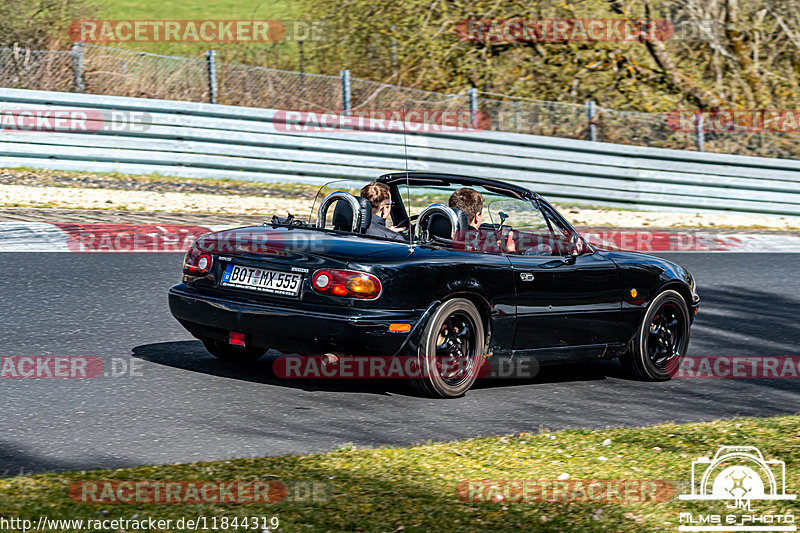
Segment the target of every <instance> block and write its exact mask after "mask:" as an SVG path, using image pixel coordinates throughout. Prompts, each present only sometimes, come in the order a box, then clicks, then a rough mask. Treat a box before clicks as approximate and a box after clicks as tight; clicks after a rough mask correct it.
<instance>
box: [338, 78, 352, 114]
mask: <svg viewBox="0 0 800 533" xmlns="http://www.w3.org/2000/svg"><path fill="white" fill-rule="evenodd" d="M339 75H340V76H341V77H342V112H343V113H342V114H343V115H349V114H350V110H351V109H352V107H351V105H350V71H349V70H342V71H340V72H339Z"/></svg>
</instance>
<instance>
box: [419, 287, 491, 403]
mask: <svg viewBox="0 0 800 533" xmlns="http://www.w3.org/2000/svg"><path fill="white" fill-rule="evenodd" d="M484 339H485V332H484V327H483V320H482V319H481V315H480V313H479V312H478V309H477V308H476V307H475V305H474V304H473V303H472V302H470V301H469V300H465V299H463V298H454V299H452V300H448V301H446V302H445V303H443V304H442V305H440V306H439V308H438V309H437V310H436V312H434V314H433V316H431V319H430V320H429V321H428V324H427V325H426V326H425V330H424V332H423V337H422V342H421V345H420V348H419V352H418V356H417V361H418V364H419V368H420V370H421V375H420V377H417V378H414V379H413V380H412V384H413V386H414V388H415V389H417V390H418V391H419V392H421V393H423V394H425V395H426V396H431V397H434V398H456V397H458V396H461V395H463V394H464V393H465V392H466V391H467V390H469V388H470V387H472V385H473V383H475V380H476V379H477V377H478V372H479V371H480V369H481V366H482V365H483V363H484V361H485V356H484Z"/></svg>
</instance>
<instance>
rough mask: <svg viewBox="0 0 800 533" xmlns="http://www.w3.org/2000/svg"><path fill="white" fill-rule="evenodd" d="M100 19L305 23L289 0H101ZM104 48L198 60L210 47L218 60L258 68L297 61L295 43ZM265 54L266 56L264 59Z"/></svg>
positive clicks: (130, 44)
mask: <svg viewBox="0 0 800 533" xmlns="http://www.w3.org/2000/svg"><path fill="white" fill-rule="evenodd" d="M100 5H101V10H100V17H101V18H102V19H112V20H281V21H287V20H305V18H306V17H304V15H303V12H302V11H301V10H300V8H299V7H298V5H297V3H296V2H292V0H267V1H264V0H255V1H253V0H185V1H183V2H175V1H171V2H157V1H154V0H145V1H141V0H103V1H102V3H101V4H100ZM100 44H103V45H104V46H112V47H116V48H128V49H133V50H139V51H143V52H150V53H155V54H164V55H176V56H192V57H198V56H201V55H202V54H204V53H205V52H206V50H208V49H210V48H212V49H217V50H219V52H218V55H219V57H220V59H224V58H225V57H226V56H229V57H231V58H232V59H234V60H237V61H247V62H250V63H255V64H259V65H261V66H267V67H269V66H277V65H271V64H269V63H270V62H272V61H273V59H274V58H275V57H278V58H280V60H281V63H283V62H290V63H291V62H294V61H295V60H296V59H297V58H296V57H295V56H296V55H297V43H295V42H293V41H283V42H280V43H277V44H270V43H227V44H226V43H181V42H175V43H173V42H128V43H115V42H110V43H100ZM267 55H268V57H267ZM283 66H286V65H283Z"/></svg>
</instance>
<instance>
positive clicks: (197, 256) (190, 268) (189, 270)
mask: <svg viewBox="0 0 800 533" xmlns="http://www.w3.org/2000/svg"><path fill="white" fill-rule="evenodd" d="M213 263H214V260H213V258H212V257H211V254H208V253H205V252H201V251H200V250H198V249H197V248H195V247H194V246H192V247H191V248H189V250H188V251H187V252H186V256H185V257H184V258H183V271H184V272H185V273H186V274H192V275H194V276H203V275H205V274H208V273H209V272H211V266H212V265H213Z"/></svg>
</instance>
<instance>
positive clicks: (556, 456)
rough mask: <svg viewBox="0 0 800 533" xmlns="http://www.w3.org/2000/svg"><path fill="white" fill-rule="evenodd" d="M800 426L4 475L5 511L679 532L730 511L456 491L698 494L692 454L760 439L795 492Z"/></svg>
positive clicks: (653, 430) (779, 507) (420, 527)
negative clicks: (125, 495) (634, 486)
mask: <svg viewBox="0 0 800 533" xmlns="http://www.w3.org/2000/svg"><path fill="white" fill-rule="evenodd" d="M798 428H800V416H780V417H774V418H746V419H736V420H726V421H714V422H708V423H695V424H684V425H677V424H664V425H659V426H655V427H648V428H620V429H607V430H600V431H589V430H568V431H559V432H553V433H550V432H547V431H545V430H543V431H541V432H540V433H537V434H530V433H523V434H517V435H509V436H503V437H491V438H476V439H471V440H467V441H459V442H450V443H426V444H422V445H417V446H413V447H409V448H392V447H382V448H375V449H369V448H367V449H363V448H354V447H352V446H345V447H341V448H339V449H336V450H334V451H332V452H330V453H325V454H317V455H305V456H283V457H269V458H259V459H237V460H231V461H219V462H209V463H197V464H189V465H170V466H148V467H138V468H127V469H121V470H103V471H92V472H67V473H49V474H41V475H33V476H28V475H26V476H18V477H14V478H9V479H5V480H0V517H6V518H8V517H20V518H27V519H30V520H33V521H34V523H35V522H36V521H37V520H38V518H39V517H40V516H47V517H49V518H51V519H52V518H58V519H86V520H89V519H91V520H98V519H109V518H131V517H138V518H147V517H152V518H158V519H172V520H177V519H179V518H181V517H189V518H196V517H198V516H206V517H207V518H208V519H210V517H213V516H216V517H223V516H225V517H248V516H267V517H269V516H277V517H278V518H279V520H280V526H279V528H278V529H279V530H280V531H286V532H290V531H369V532H372V531H388V532H395V533H398V532H400V531H404V532H412V531H413V532H417V531H419V532H423V531H425V532H427V531H447V532H450V531H512V530H521V529H522V530H527V531H543V532H545V531H546V532H557V531H568V532H600V531H657V530H661V531H677V527H678V525H679V513H681V512H683V511H689V512H695V513H700V512H719V513H723V514H726V513H728V512H730V511H729V510H726V509H725V506H724V504H723V503H721V502H720V503H719V504H717V503H716V502H700V503H694V502H686V501H681V500H678V499H677V497H676V496H675V495H673V496H672V497H671V498H670V499H668V500H667V501H665V502H654V501H644V502H641V501H624V502H607V501H595V500H591V501H543V502H511V501H489V502H486V501H483V502H465V501H462V499H460V498H459V497H458V496H457V487H458V484H459V482H463V481H465V480H556V479H559V477H560V478H562V479H564V478H566V476H567V475H568V476H569V479H570V480H572V481H575V480H648V481H666V482H669V483H671V484H672V486H674V488H675V494H676V495H677V494H678V493H683V492H685V491H686V490H688V481H689V479H690V476H691V463H692V461H693V460H694V459H696V458H697V457H699V456H713V454H714V453H715V451H716V449H717V448H718V447H719V446H722V445H737V446H744V445H747V446H757V447H758V448H759V449H760V450H761V452H762V453H763V454H764V457H765V459H779V460H782V461H785V464H786V475H785V477H786V487H787V492H789V493H796V492H797V490H798V487H800V430H799V429H798ZM265 479H280V480H282V481H284V482H285V483H286V485H287V487H288V489H289V491H288V497H287V498H286V499H285V500H284V501H282V502H281V503H276V504H274V505H264V504H260V505H253V504H168V505H166V504H161V505H155V504H142V503H138V504H116V505H108V504H103V505H100V504H84V503H76V502H74V501H72V500H71V499H70V497H69V495H68V488H69V487H70V485H71V484H73V483H76V482H82V481H101V480H117V481H123V480H125V481H133V480H137V481H143V480H162V481H165V480H169V481H210V480H225V481H234V480H239V481H259V480H265ZM309 483H313V484H315V485H314V486H315V487H317V490H316V491H315V492H314V494H315V495H316V497H302V495H300V494H299V493H298V492H295V489H293V487H294V488H296V487H300V486H304V487H308V486H309V485H307V484H309ZM304 484H306V485H304ZM796 506H797V502H796V501H789V502H785V501H759V502H756V501H754V502H753V510H754V511H756V510H757V511H758V512H760V513H761V512H770V511H777V512H783V513H786V512H788V511H790V510H791V509H794V510H795V511H796V509H797V507H796ZM229 530H234V529H229ZM235 530H239V531H245V529H243V528H241V527H240V528H238V529H235ZM9 531H13V530H9ZM60 531H77V530H76V529H69V528H62V529H60ZM98 531H100V530H98ZM164 531H179V530H178V529H175V528H174V527H173V528H171V529H164Z"/></svg>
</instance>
